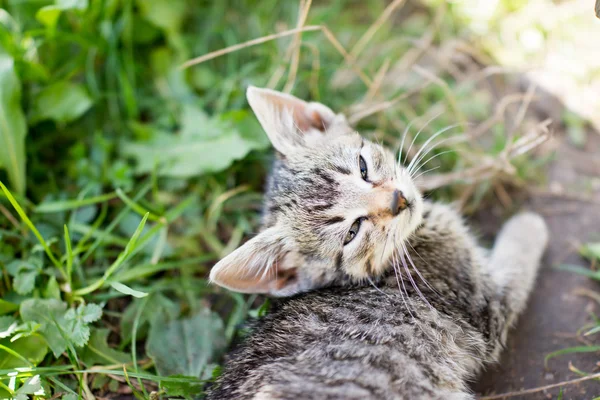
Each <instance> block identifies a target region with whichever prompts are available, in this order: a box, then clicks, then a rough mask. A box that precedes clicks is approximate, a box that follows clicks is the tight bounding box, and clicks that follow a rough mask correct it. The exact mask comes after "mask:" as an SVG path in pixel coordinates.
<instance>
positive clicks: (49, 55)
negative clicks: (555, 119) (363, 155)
mask: <svg viewBox="0 0 600 400" xmlns="http://www.w3.org/2000/svg"><path fill="white" fill-rule="evenodd" d="M1 4H2V6H3V8H2V9H1V10H0V12H1V15H0V17H1V18H0V181H1V182H2V185H1V188H2V194H1V195H0V211H1V214H0V215H1V216H0V268H1V269H2V279H1V280H0V298H1V300H0V398H2V397H6V396H9V397H10V396H14V397H15V398H19V399H22V398H26V397H27V396H30V395H31V396H36V393H37V394H39V393H41V391H43V393H44V394H43V397H51V396H56V397H58V396H61V394H62V395H63V398H67V399H75V398H78V397H84V398H86V397H89V394H90V393H97V394H102V393H107V392H111V391H113V392H114V391H116V390H117V389H118V387H119V386H127V387H129V388H130V390H131V391H132V393H133V394H134V395H135V396H136V397H138V398H146V397H148V396H150V393H151V392H155V393H154V394H152V396H154V398H156V396H158V397H160V396H166V395H168V396H170V397H173V396H183V397H188V398H189V397H191V396H193V395H195V394H198V393H201V391H202V388H203V382H205V381H207V380H210V379H211V378H212V377H213V376H215V375H216V374H218V371H219V369H218V368H216V366H218V364H219V362H220V357H221V356H222V354H223V353H224V352H225V351H226V349H227V348H228V346H229V344H230V343H231V342H232V341H233V340H234V339H235V337H236V335H238V332H239V328H240V324H241V323H242V322H243V321H244V320H245V319H246V318H247V317H248V315H251V316H258V315H261V314H262V313H264V307H261V308H259V307H260V301H258V300H257V299H256V298H255V297H249V298H248V297H246V296H241V295H238V294H235V293H228V292H225V291H223V290H219V289H218V288H215V287H212V286H209V285H208V284H207V281H206V278H205V277H206V274H207V271H208V270H209V269H210V267H211V265H212V264H213V263H214V262H215V261H217V260H218V259H219V258H220V257H221V256H223V255H224V254H227V253H228V252H229V251H231V250H232V249H234V248H235V247H237V246H238V245H239V244H240V243H241V241H242V240H243V239H244V237H246V235H248V234H250V233H252V232H254V231H255V230H256V229H257V227H258V222H259V210H260V204H261V192H262V187H263V183H264V178H265V174H266V171H267V170H268V166H269V161H270V159H271V155H270V150H269V143H268V141H267V140H266V137H265V135H264V134H263V132H262V131H261V129H260V127H259V125H258V123H257V121H256V120H255V118H254V117H253V115H252V114H251V113H250V110H249V108H248V106H247V104H246V101H245V96H244V93H245V88H246V87H247V86H248V85H249V84H253V85H257V86H266V85H267V84H269V83H271V84H272V86H273V87H276V88H278V89H282V88H284V87H289V88H291V87H293V93H294V94H296V95H297V96H299V97H303V98H307V99H312V100H317V101H323V102H325V103H327V104H328V105H330V106H331V107H332V108H333V109H335V110H341V111H345V112H349V113H350V115H353V116H356V115H358V114H357V113H358V111H356V110H359V111H360V110H363V111H364V110H365V108H366V107H367V106H369V105H372V104H378V103H381V102H384V101H386V100H389V99H399V100H397V101H396V102H395V104H394V106H393V107H389V108H386V109H385V110H382V111H380V112H378V113H374V114H372V115H370V116H368V117H365V118H364V119H362V120H360V121H359V122H358V126H357V128H358V129H360V131H361V132H364V133H365V134H366V135H367V136H369V137H371V138H373V139H375V140H378V141H380V142H383V143H385V144H387V145H389V146H392V147H394V148H398V146H399V145H400V139H401V132H402V131H403V130H404V129H405V128H406V126H407V125H408V124H409V122H411V121H414V131H416V130H418V129H421V128H422V129H423V134H422V135H421V136H420V137H419V139H418V140H417V146H420V145H422V144H423V143H424V142H425V141H426V140H427V139H428V138H429V137H430V136H431V135H432V134H433V133H434V132H436V131H438V130H440V129H443V128H445V127H447V126H450V125H452V124H456V123H458V124H459V125H460V126H462V127H464V128H466V129H467V131H468V130H469V129H471V128H469V126H478V124H479V123H481V122H482V121H484V120H486V119H488V117H489V116H490V115H492V114H493V107H494V104H493V101H492V98H491V97H490V96H489V93H488V92H487V91H486V90H485V89H482V87H481V85H477V84H475V83H474V82H472V81H471V80H470V79H468V77H466V78H465V77H464V76H463V77H461V75H460V74H459V75H457V74H456V73H454V72H453V71H451V70H448V69H447V68H445V67H444V65H446V63H444V62H443V60H442V61H439V60H438V62H437V63H434V65H433V66H431V69H432V71H433V72H434V75H435V76H437V78H436V79H434V80H432V79H431V77H428V75H427V72H423V71H424V70H423V68H420V69H419V68H417V69H413V68H412V66H413V65H414V64H416V63H417V62H418V61H420V60H421V59H422V58H423V57H424V51H422V50H419V47H418V46H417V47H416V46H415V45H414V43H415V41H417V40H425V39H427V40H429V43H428V44H427V46H428V48H429V49H430V50H431V51H432V52H433V53H432V54H436V52H438V51H439V49H440V48H442V47H443V46H444V45H445V44H446V43H448V42H449V41H450V40H452V39H453V38H456V37H459V36H464V32H463V29H462V28H461V27H460V24H459V23H458V22H457V21H459V20H460V19H459V18H457V16H456V15H455V14H454V10H453V8H452V7H448V8H447V9H446V8H443V7H433V8H431V9H428V8H425V7H417V8H416V9H414V10H413V11H412V12H410V13H409V12H404V11H403V10H401V12H399V11H397V12H396V13H395V14H394V16H393V17H392V18H401V19H396V20H394V22H393V23H391V22H389V21H388V22H387V23H384V24H383V25H381V27H380V29H378V30H377V32H376V33H375V34H374V36H373V38H372V39H371V40H370V41H369V42H368V43H367V45H366V46H365V47H364V49H363V50H362V51H361V52H358V51H356V50H355V53H353V54H355V55H356V56H357V62H356V64H355V65H353V66H352V68H351V67H350V66H349V65H348V64H347V63H346V62H345V61H344V57H343V56H342V55H341V54H340V52H339V51H338V49H336V47H335V46H334V45H332V42H331V41H330V40H329V39H328V38H327V36H326V35H324V34H323V32H321V31H314V32H307V33H305V34H304V35H303V37H302V45H301V46H300V53H299V57H298V68H297V75H295V78H294V79H292V78H291V77H293V76H294V74H290V73H289V72H290V70H293V69H294V68H295V67H294V62H290V59H292V60H293V59H294V56H293V52H291V53H288V46H289V44H290V43H291V38H282V39H278V40H276V41H269V42H266V43H264V44H261V45H260V46H255V47H248V48H244V49H242V50H240V51H237V52H232V53H230V54H227V55H226V56H223V57H218V58H214V59H212V60H210V61H207V62H205V63H203V64H200V65H197V66H194V67H191V68H188V69H180V68H179V66H180V65H181V64H182V63H183V62H184V61H186V60H188V59H190V58H192V57H193V56H198V55H203V54H207V53H209V52H211V51H215V50H218V49H221V48H225V47H227V46H231V45H234V44H238V43H242V42H245V41H248V40H250V39H255V38H258V37H262V36H265V35H268V34H272V33H274V32H277V31H281V30H285V29H290V28H293V27H295V26H296V20H297V16H298V4H296V3H294V2H287V1H286V2H282V1H276V0H265V1H260V2H254V1H250V0H236V1H229V2H225V1H223V2H211V1H201V2H192V1H186V0H152V1H149V0H135V1H134V0H123V1H112V0H102V1H87V0H75V1H72V2H67V1H61V0H57V1H56V2H53V1H44V0H40V1H22V0H7V1H4V2H2V3H1ZM387 4H388V2H386V1H383V0H381V1H379V0H372V1H369V2H368V6H366V5H365V4H363V2H355V1H331V2H315V4H314V5H313V6H312V7H311V9H310V12H309V14H308V19H307V21H306V25H326V26H327V27H328V28H329V30H330V31H331V32H332V33H333V34H334V35H335V37H336V38H337V39H338V40H339V41H340V43H341V44H342V45H343V46H344V47H345V48H346V49H347V50H349V51H350V49H352V48H353V46H354V45H355V44H356V43H357V42H358V41H359V40H360V38H361V36H362V35H363V34H364V32H366V31H367V30H368V28H369V27H370V26H371V24H372V23H373V22H374V21H375V20H376V19H377V18H378V17H379V16H380V15H381V14H382V13H383V11H384V9H385V7H386V6H387ZM398 15H401V17H398ZM288 54H292V56H291V57H288V56H287V55H288ZM440 54H441V53H440ZM395 67H397V68H399V69H396V70H394V68H395ZM358 69H359V70H360V71H361V74H363V75H364V76H367V77H368V78H369V79H370V80H373V81H375V77H377V76H378V73H379V72H380V71H384V72H385V70H388V71H392V70H394V71H395V73H394V74H393V75H391V74H387V75H386V76H388V78H389V77H390V76H391V77H392V78H394V79H392V80H391V81H389V82H388V81H386V82H385V83H384V84H382V85H381V86H380V87H379V89H377V88H369V87H368V85H366V84H365V83H364V82H363V81H362V80H361V79H360V78H359V77H358V76H357V75H356V72H355V71H356V70H358ZM353 70H354V72H353ZM280 72H282V73H281V74H280ZM273 76H280V79H279V80H277V79H273ZM420 85H422V87H421V88H420V89H419V90H418V91H415V92H414V94H412V95H407V93H410V92H411V91H413V90H415V88H419V87H420ZM370 90H371V91H370ZM367 93H370V94H367ZM399 96H400V97H399ZM365 98H370V100H369V101H368V102H367V101H365ZM352 110H354V111H352ZM440 112H441V115H440V116H439V117H438V118H436V119H435V120H433V121H432V122H431V124H429V125H428V126H424V125H423V123H424V121H426V120H427V119H429V118H431V117H432V116H433V115H434V114H437V113H440ZM417 117H421V118H417ZM415 118H417V119H415ZM466 122H468V123H469V124H472V125H468V126H466V125H467V124H466ZM517 128H518V127H517ZM511 129H512V127H505V126H504V124H503V123H502V122H501V121H500V122H498V123H496V124H494V127H493V129H491V130H490V129H488V130H486V131H485V133H486V135H485V140H482V141H481V142H480V141H478V140H466V141H462V142H459V143H456V144H455V145H453V150H457V151H456V152H451V153H445V154H441V153H439V154H440V156H439V157H438V158H436V159H435V160H433V161H432V162H431V163H430V165H429V168H434V167H438V168H439V170H438V171H436V172H456V171H458V172H460V171H463V170H465V171H466V170H469V168H472V167H475V166H477V165H479V164H480V163H481V162H482V160H484V159H494V158H498V157H499V155H502V154H503V151H504V149H506V148H507V146H510V145H511V144H512V141H511V140H509V139H507V134H506V133H507V131H509V130H511ZM414 131H411V132H412V133H413V134H414ZM457 134H458V133H454V134H453V135H457ZM519 135H520V130H519V129H516V132H515V139H517V138H519ZM407 144H408V143H407ZM404 150H406V148H405V149H404ZM445 150H447V149H446V148H444V147H443V146H442V147H440V149H439V150H437V151H438V152H441V151H445ZM436 154H438V153H436ZM514 165H515V166H516V167H517V170H516V173H515V175H513V176H512V177H510V181H511V182H515V183H517V184H518V183H519V182H523V181H525V180H526V179H529V178H531V176H532V171H535V170H536V169H534V168H530V167H531V166H532V165H533V164H532V163H531V162H530V160H529V159H527V158H525V157H520V158H517V159H515V160H514ZM498 179H499V180H498ZM507 179H508V178H507V177H506V176H504V177H503V176H501V175H494V181H493V182H492V181H490V180H489V179H484V180H483V181H479V180H476V181H475V182H470V181H466V180H465V179H461V178H460V177H459V178H456V179H453V180H452V181H451V182H447V183H446V184H444V187H443V188H441V189H440V190H438V191H436V192H435V193H434V194H432V195H433V196H434V197H439V198H444V199H449V200H454V199H457V198H461V199H462V200H463V201H464V202H465V204H466V205H467V206H470V207H471V209H475V208H476V207H477V206H478V205H479V204H480V203H481V201H482V199H484V198H485V197H486V195H487V194H488V193H489V192H490V189H491V188H493V187H494V185H495V184H497V183H498V182H506V181H507ZM464 193H470V194H471V195H469V196H466V197H465V196H464ZM190 332H194V334H193V335H191V336H190ZM184 343H186V344H187V346H191V347H186V346H184ZM192 350H193V351H194V352H195V353H196V354H202V357H197V359H194V360H191V361H190V362H187V361H185V360H186V357H185V354H186V351H192ZM40 396H42V395H40Z"/></svg>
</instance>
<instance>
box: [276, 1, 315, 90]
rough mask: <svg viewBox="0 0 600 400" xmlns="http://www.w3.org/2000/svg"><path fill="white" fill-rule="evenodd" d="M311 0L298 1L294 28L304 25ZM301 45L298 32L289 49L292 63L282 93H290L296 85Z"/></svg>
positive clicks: (300, 37) (300, 36)
mask: <svg viewBox="0 0 600 400" xmlns="http://www.w3.org/2000/svg"><path fill="white" fill-rule="evenodd" d="M311 4H312V0H301V1H300V13H299V16H298V24H297V26H296V28H302V27H303V26H304V24H305V23H306V18H307V17H308V12H309V10H310V6H311ZM301 43H302V32H298V33H296V34H295V35H294V39H293V40H292V44H291V45H290V48H291V49H292V51H291V53H292V61H291V65H290V73H289V74H288V80H287V82H286V84H285V87H284V88H283V91H284V92H287V93H289V92H291V91H292V88H293V87H294V84H295V83H296V75H297V74H298V65H299V64H300V44H301Z"/></svg>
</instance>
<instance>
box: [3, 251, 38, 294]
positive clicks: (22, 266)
mask: <svg viewBox="0 0 600 400" xmlns="http://www.w3.org/2000/svg"><path fill="white" fill-rule="evenodd" d="M6 269H7V271H8V273H9V274H10V275H12V276H13V277H14V280H13V287H14V289H15V292H17V293H19V294H28V293H31V292H32V291H33V289H34V288H35V278H37V276H38V275H39V273H40V270H41V265H40V264H39V260H38V259H33V260H31V261H25V260H15V261H13V262H11V263H10V264H8V265H7V267H6Z"/></svg>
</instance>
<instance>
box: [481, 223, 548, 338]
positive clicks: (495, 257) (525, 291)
mask: <svg viewBox="0 0 600 400" xmlns="http://www.w3.org/2000/svg"><path fill="white" fill-rule="evenodd" d="M547 243H548V228H547V227H546V223H545V221H544V219H543V218H542V217H541V216H540V215H538V214H535V213H531V212H525V213H521V214H518V215H516V216H514V217H512V218H511V219H510V220H508V222H506V223H505V224H504V226H503V227H502V230H501V231H500V233H499V234H498V237H497V239H496V242H495V244H494V248H493V250H492V253H491V257H490V260H489V263H488V265H487V268H486V272H487V274H489V276H490V277H491V280H492V282H491V283H492V285H493V286H492V290H493V292H494V293H493V296H494V297H496V300H498V302H499V304H500V307H499V308H498V309H497V310H496V311H497V312H499V313H501V314H502V315H501V317H502V318H501V320H503V321H504V324H501V327H500V329H501V332H499V334H500V338H501V341H502V342H504V340H505V338H506V332H507V330H508V328H509V327H510V325H511V324H512V323H513V322H514V320H515V319H516V317H517V316H518V315H519V314H520V313H521V311H523V309H524V308H525V305H526V303H527V298H528V296H529V293H530V292H531V289H532V287H533V284H534V282H535V277H536V275H537V270H538V268H539V265H540V260H541V258H542V254H543V253H544V250H545V249H546V245H547Z"/></svg>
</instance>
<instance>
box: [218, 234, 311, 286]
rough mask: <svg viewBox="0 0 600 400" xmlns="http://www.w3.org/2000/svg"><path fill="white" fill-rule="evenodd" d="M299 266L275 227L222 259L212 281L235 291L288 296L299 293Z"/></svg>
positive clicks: (295, 257)
mask: <svg viewBox="0 0 600 400" xmlns="http://www.w3.org/2000/svg"><path fill="white" fill-rule="evenodd" d="M298 265H300V264H299V262H298V259H297V256H296V255H295V252H293V251H289V250H286V249H285V248H284V237H283V235H282V234H281V232H280V230H279V228H277V227H272V228H269V229H267V230H265V231H264V232H262V233H260V234H259V235H257V236H256V237H254V238H252V239H250V240H249V241H248V242H246V243H245V244H243V245H242V246H241V247H239V248H238V249H237V250H235V251H234V252H232V253H231V254H229V255H228V256H226V257H225V258H223V259H222V260H221V261H219V262H218V263H217V264H216V265H215V266H214V267H213V268H212V270H211V271H210V281H211V282H212V283H216V284H217V285H219V286H222V287H224V288H227V289H229V290H233V291H235V292H241V293H263V294H270V295H273V296H287V295H291V294H294V293H296V292H298V288H297V286H298V284H299V282H298V276H297V272H298V270H297V266H298Z"/></svg>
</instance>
